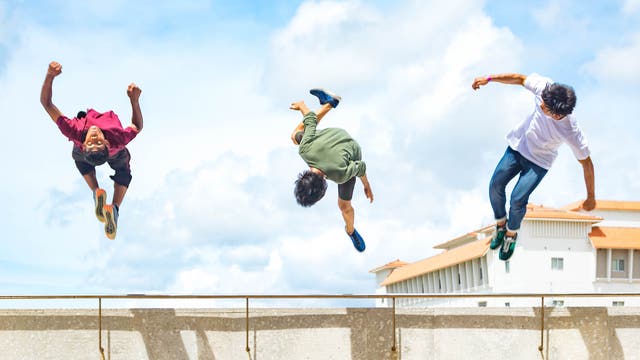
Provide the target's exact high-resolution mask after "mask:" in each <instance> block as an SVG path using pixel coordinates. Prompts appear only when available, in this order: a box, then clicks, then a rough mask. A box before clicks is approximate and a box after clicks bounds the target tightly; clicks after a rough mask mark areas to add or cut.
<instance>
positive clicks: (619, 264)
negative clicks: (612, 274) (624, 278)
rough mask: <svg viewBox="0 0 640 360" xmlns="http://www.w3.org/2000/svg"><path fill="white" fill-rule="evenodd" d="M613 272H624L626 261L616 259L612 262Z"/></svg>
mask: <svg viewBox="0 0 640 360" xmlns="http://www.w3.org/2000/svg"><path fill="white" fill-rule="evenodd" d="M611 270H613V271H624V259H614V260H613V261H612V262H611Z"/></svg>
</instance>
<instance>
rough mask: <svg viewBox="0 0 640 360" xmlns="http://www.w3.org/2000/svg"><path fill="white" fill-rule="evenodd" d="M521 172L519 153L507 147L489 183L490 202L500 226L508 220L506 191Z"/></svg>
mask: <svg viewBox="0 0 640 360" xmlns="http://www.w3.org/2000/svg"><path fill="white" fill-rule="evenodd" d="M520 171H521V168H520V164H519V163H518V159H517V152H515V151H514V150H513V149H511V148H510V147H507V150H506V151H505V153H504V155H503V156H502V159H500V162H498V165H497V166H496V169H495V170H494V172H493V175H492V176H491V181H490V182H489V201H490V202H491V207H492V208H493V215H494V217H495V219H496V222H497V223H499V224H504V223H505V222H506V220H507V210H506V203H507V197H506V190H505V189H506V187H507V184H508V183H509V181H511V179H513V178H514V177H515V176H516V175H517V174H518V173H519V172H520Z"/></svg>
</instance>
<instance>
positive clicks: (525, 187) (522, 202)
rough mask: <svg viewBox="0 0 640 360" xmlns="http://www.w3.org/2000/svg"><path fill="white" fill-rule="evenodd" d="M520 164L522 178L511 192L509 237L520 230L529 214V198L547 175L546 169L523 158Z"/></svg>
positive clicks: (508, 224)
mask: <svg viewBox="0 0 640 360" xmlns="http://www.w3.org/2000/svg"><path fill="white" fill-rule="evenodd" d="M520 163H521V164H522V165H521V167H522V168H523V169H522V172H521V173H520V177H519V178H518V182H517V183H516V186H515V187H514V188H513V191H512V192H511V200H510V207H509V221H508V222H507V228H508V230H509V231H508V234H509V235H510V234H511V233H513V232H516V231H518V230H519V229H520V224H521V223H522V219H523V218H524V215H525V214H526V212H527V204H528V203H529V196H530V195H531V193H532V192H533V190H535V188H536V187H537V186H538V184H540V181H542V179H543V178H544V176H545V175H546V174H547V170H546V169H544V168H542V167H540V166H538V165H536V164H534V163H532V162H531V161H529V160H527V159H525V158H522V159H521V160H520Z"/></svg>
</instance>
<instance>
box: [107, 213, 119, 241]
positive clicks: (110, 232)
mask: <svg viewBox="0 0 640 360" xmlns="http://www.w3.org/2000/svg"><path fill="white" fill-rule="evenodd" d="M104 213H105V216H104V217H105V220H106V221H105V223H104V233H105V235H107V238H109V240H114V239H115V238H116V231H117V230H118V225H117V224H116V222H115V221H114V218H113V209H112V208H111V207H109V208H108V209H105V212H104Z"/></svg>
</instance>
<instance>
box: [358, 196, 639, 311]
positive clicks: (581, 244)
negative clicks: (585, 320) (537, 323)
mask: <svg viewBox="0 0 640 360" xmlns="http://www.w3.org/2000/svg"><path fill="white" fill-rule="evenodd" d="M579 207H580V203H575V204H570V205H567V206H565V207H563V208H561V209H552V208H547V207H543V206H537V205H532V204H529V206H527V214H526V216H525V218H524V221H523V223H522V226H521V229H520V232H519V234H518V243H517V247H516V250H515V253H514V255H513V256H512V257H511V259H510V260H508V261H501V260H499V258H498V250H495V251H493V250H491V249H489V243H490V241H491V237H492V235H493V232H494V228H495V225H491V226H487V227H484V228H481V229H478V230H476V231H473V232H470V233H468V234H465V235H463V236H460V237H457V238H455V239H452V240H449V241H447V242H445V243H442V244H439V245H436V246H435V247H434V248H436V249H442V250H444V251H443V252H442V253H440V254H438V255H435V256H432V257H430V258H427V259H424V260H420V261H417V262H414V263H405V262H402V261H400V260H396V261H394V262H391V263H388V264H386V265H383V266H380V267H378V268H376V269H373V270H371V272H372V273H375V274H376V284H377V286H378V288H377V290H376V293H378V294H465V293H477V294H495V293H497V294H567V293H639V294H640V202H630V201H606V200H599V201H598V203H597V207H596V209H594V210H593V211H591V212H584V211H581V210H580V209H579ZM540 301H541V299H540V298H507V297H504V298H503V297H500V298H492V297H484V298H462V299H442V298H441V299H396V306H500V307H503V306H539V305H540ZM376 305H377V306H383V307H384V306H390V303H389V301H388V300H386V301H385V300H384V299H380V300H377V301H376ZM545 305H554V306H640V296H612V297H589V298H584V297H556V298H545Z"/></svg>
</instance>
